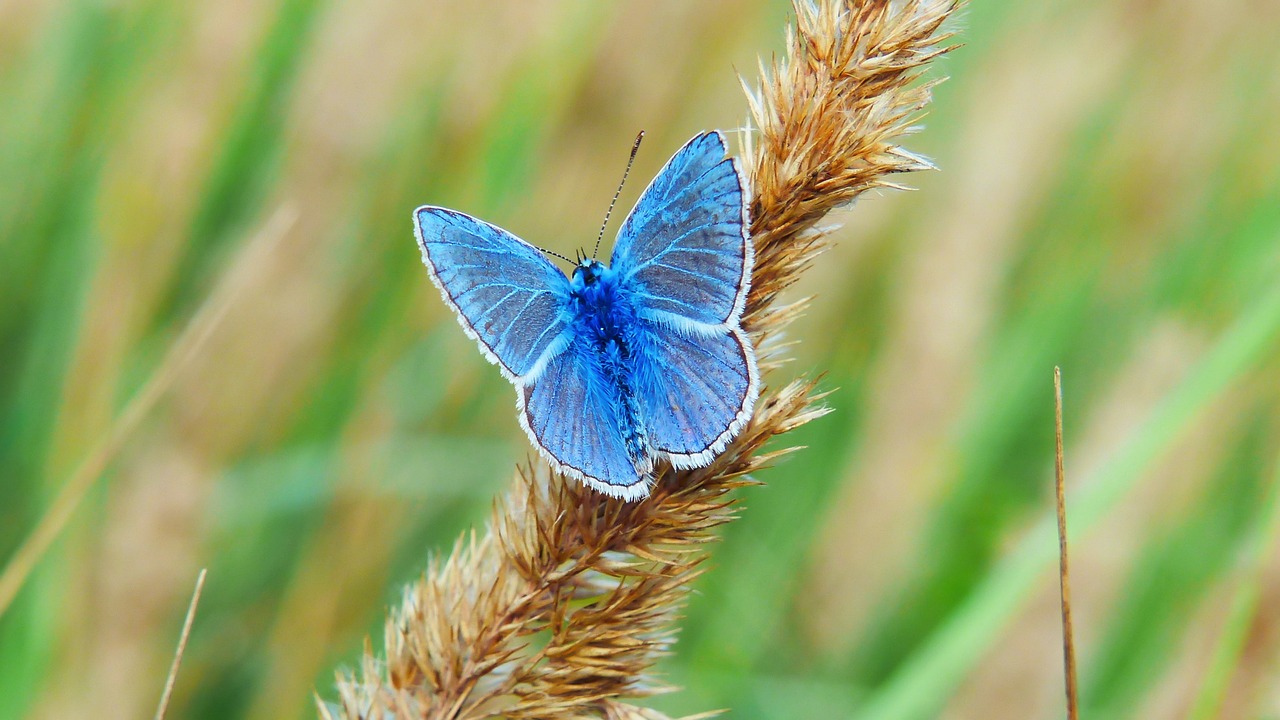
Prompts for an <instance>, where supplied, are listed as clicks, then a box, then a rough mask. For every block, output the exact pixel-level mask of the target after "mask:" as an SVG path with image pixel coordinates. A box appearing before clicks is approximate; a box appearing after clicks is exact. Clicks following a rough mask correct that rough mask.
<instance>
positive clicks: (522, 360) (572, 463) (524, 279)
mask: <svg viewBox="0 0 1280 720" xmlns="http://www.w3.org/2000/svg"><path fill="white" fill-rule="evenodd" d="M414 220H415V223H414V224H415V230H416V233H417V237H418V245H419V247H421V249H422V261H423V263H425V264H426V266H427V270H428V271H429V272H430V273H431V279H432V281H433V282H435V284H436V286H437V287H438V288H440V293H441V295H442V296H443V297H444V301H445V303H447V304H448V305H449V307H451V308H453V310H454V312H456V313H457V314H458V322H459V323H460V324H461V325H462V329H463V330H465V331H466V333H467V335H468V336H469V337H471V338H473V339H474V340H476V342H477V343H479V345H480V351H481V352H482V353H484V356H485V357H486V358H488V360H489V362H491V363H494V364H496V365H497V366H498V368H499V369H500V370H501V371H502V375H503V377H505V378H506V379H507V380H509V381H511V383H512V384H513V385H515V388H516V407H517V409H518V410H519V419H520V425H521V427H523V428H524V431H525V432H526V433H528V435H529V439H530V440H531V441H532V442H533V444H534V446H535V447H537V448H538V450H539V451H540V453H541V454H542V456H543V457H544V458H545V459H546V461H547V462H548V463H549V464H550V465H551V466H552V467H553V468H555V469H556V470H558V471H559V472H560V473H562V474H564V475H567V476H569V477H573V478H576V479H578V480H580V481H582V482H584V483H586V484H587V485H589V486H591V487H592V488H595V489H597V490H600V491H602V492H604V493H607V494H609V495H612V496H614V497H620V498H624V499H627V500H634V499H638V498H642V497H644V496H645V495H647V494H648V493H649V488H650V485H651V484H652V481H653V471H654V468H655V465H656V463H657V462H658V461H661V460H665V461H667V462H670V463H671V465H673V466H674V467H677V468H696V467H703V466H706V465H708V464H710V462H711V460H712V459H713V458H714V457H715V456H716V455H718V454H719V453H720V452H721V451H722V450H724V448H725V446H726V445H728V443H729V441H730V440H732V439H733V437H734V436H735V435H737V434H738V432H739V431H740V430H742V427H743V426H744V425H745V424H746V422H747V420H748V418H750V416H751V409H752V406H753V405H754V404H755V400H756V396H757V395H758V394H759V389H760V376H759V371H758V370H757V368H756V360H755V354H754V352H753V349H752V347H751V343H750V342H749V341H748V340H747V337H746V335H745V334H744V333H743V330H742V326H741V324H740V321H741V318H742V311H743V307H744V305H745V303H746V298H747V290H748V288H749V287H750V283H751V268H752V262H753V253H752V247H751V239H750V237H749V236H748V225H749V223H748V219H747V191H746V182H745V180H744V178H743V175H742V170H741V169H740V168H739V167H738V162H737V160H735V159H734V158H729V157H726V149H725V142H724V137H723V136H722V135H721V134H720V133H719V132H707V133H703V134H701V135H698V136H697V137H695V138H693V139H692V140H690V141H689V142H688V143H687V144H685V146H684V147H683V148H681V149H680V151H679V152H677V153H676V154H675V156H674V157H672V158H671V160H669V161H668V162H667V164H666V165H665V166H664V167H663V168H662V170H661V171H659V172H658V175H657V176H656V177H655V178H654V179H653V181H652V182H651V183H650V184H649V187H648V188H646V189H645V191H644V193H643V194H642V195H641V196H640V200H639V201H638V202H637V203H636V206H635V207H634V208H633V209H632V210H631V213H630V215H629V216H628V217H627V219H626V220H625V221H624V222H623V223H622V227H621V229H620V230H619V231H618V237H617V240H616V242H615V244H614V249H613V257H612V259H611V260H610V263H609V265H604V264H603V263H601V262H600V261H598V260H596V259H594V258H586V259H583V260H582V261H581V262H579V263H578V264H577V266H576V267H574V269H573V276H572V278H569V277H566V276H565V274H564V272H562V271H561V270H559V269H558V268H557V267H556V266H554V265H552V264H551V262H550V261H549V260H548V259H547V258H546V257H544V256H543V254H542V252H541V251H539V250H538V249H537V248H535V247H533V246H532V245H529V244H528V243H526V242H524V241H523V240H521V239H519V238H517V237H516V236H514V235H512V234H511V233H509V232H507V231H505V230H503V229H501V228H499V227H496V226H494V225H491V224H489V223H487V222H484V221H482V220H477V219H476V218H473V217H471V216H470V215H466V214H463V213H460V212H456V211H454V210H448V209H445V208H441V207H434V206H430V205H426V206H423V207H420V208H418V209H417V210H415V211H414Z"/></svg>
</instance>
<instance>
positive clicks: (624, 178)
mask: <svg viewBox="0 0 1280 720" xmlns="http://www.w3.org/2000/svg"><path fill="white" fill-rule="evenodd" d="M643 139H644V131H643V130H641V131H640V134H639V135H636V143H635V144H634V145H632V146H631V157H630V158H628V159H627V169H626V170H623V171H622V182H620V183H618V190H617V192H615V193H614V194H613V200H610V201H609V210H608V211H607V212H605V214H604V222H603V223H601V224H600V234H599V235H597V236H596V246H595V247H594V248H593V249H592V250H591V257H593V258H594V257H595V256H596V253H598V252H600V240H601V238H603V237H604V229H605V228H606V227H608V226H609V216H610V215H612V214H613V206H614V205H616V204H617V202H618V196H619V195H621V194H622V186H623V185H625V184H626V183H627V175H630V174H631V163H633V162H635V161H636V152H638V151H639V150H640V141H641V140H643Z"/></svg>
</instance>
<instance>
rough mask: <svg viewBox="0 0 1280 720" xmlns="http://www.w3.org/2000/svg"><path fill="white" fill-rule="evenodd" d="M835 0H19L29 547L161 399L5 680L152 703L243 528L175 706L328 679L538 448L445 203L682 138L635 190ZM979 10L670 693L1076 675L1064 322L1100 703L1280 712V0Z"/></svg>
mask: <svg viewBox="0 0 1280 720" xmlns="http://www.w3.org/2000/svg"><path fill="white" fill-rule="evenodd" d="M790 17H791V9H790V5H789V3H787V2H784V1H783V0H759V1H756V2H750V3H744V2H739V1H731V0H707V1H704V2H698V3H685V2H678V1H677V0H661V1H660V2H649V3H627V4H621V3H617V4H615V3H593V2H587V1H586V0H536V1H534V2H520V3H515V2H490V1H484V2H442V1H426V2H410V1H408V0H373V1H371V2H353V1H351V0H271V1H269V2H256V1H251V0H230V1H228V2H193V3H188V2H173V1H171V0H169V1H162V0H110V1H108V0H75V1H67V2H57V1H46V2H32V1H30V0H28V1H26V2H23V1H21V0H20V1H18V2H0V568H2V567H3V566H5V565H7V564H8V563H10V562H11V560H12V558H13V556H14V553H15V552H16V550H17V548H18V547H19V546H20V545H21V544H22V543H23V542H24V541H25V540H27V539H28V538H29V537H30V536H31V534H32V532H33V529H34V528H35V527H36V525H37V523H38V521H39V520H40V518H41V517H43V516H45V514H46V513H47V512H49V508H50V505H51V504H52V503H53V501H54V498H55V496H56V494H57V492H58V491H59V489H60V488H62V487H64V486H65V485H66V484H67V483H68V482H70V481H71V480H72V479H73V478H74V477H76V473H77V468H80V467H82V465H83V463H84V462H85V461H86V458H88V457H90V456H91V455H93V453H94V452H95V448H101V447H102V442H103V438H106V437H110V436H111V435H112V433H117V434H118V435H123V441H122V443H120V445H119V448H118V451H117V452H114V454H112V455H111V462H110V463H109V465H108V467H107V471H106V472H105V473H104V474H102V476H101V477H100V478H99V479H98V480H97V481H96V482H95V483H94V484H93V485H92V488H91V490H90V491H89V492H88V493H87V494H86V495H85V496H84V499H83V502H82V503H81V504H80V505H79V507H78V508H77V509H76V511H75V513H74V514H73V515H72V516H71V517H70V522H69V523H68V525H67V527H66V529H65V531H64V532H63V533H62V534H61V535H60V536H59V537H58V539H57V540H56V542H54V544H53V545H52V547H51V548H50V550H49V552H48V553H47V554H46V555H45V556H44V557H43V558H42V559H41V560H40V562H39V563H38V565H36V567H35V570H34V573H33V574H32V575H31V576H30V577H29V578H28V579H27V581H26V583H25V584H24V585H23V586H22V589H21V591H20V592H19V593H18V595H17V596H16V598H14V601H13V603H12V605H11V606H9V607H8V609H7V610H6V611H5V612H4V614H3V616H0V718H80V717H95V718H136V717H144V716H149V715H150V714H151V713H153V712H154V708H155V705H156V702H157V699H158V697H159V694H160V691H161V687H162V685H163V682H164V678H165V675H166V671H167V667H168V663H169V661H170V658H171V656H172V652H173V648H174V645H175V642H176V639H177V636H178V633H179V629H180V627H181V623H182V616H183V614H184V612H185V609H186V604H187V601H188V598H189V596H190V592H191V589H192V586H193V583H194V580H195V577H196V574H197V572H198V570H199V569H200V568H202V567H207V568H208V569H209V576H208V583H207V586H206V591H205V595H204V599H203V603H202V605H201V608H200V612H199V616H198V618H197V619H196V622H195V628H194V631H193V634H192V636H191V640H190V645H189V646H188V649H187V653H186V659H185V664H184V666H183V669H182V672H181V674H180V676H179V679H178V684H177V688H176V692H175V696H174V703H173V706H172V707H171V709H170V713H169V717H171V718H255V719H261V718H300V717H311V716H313V715H314V705H313V695H312V693H313V691H315V692H318V693H319V695H320V696H321V697H322V698H324V697H332V696H333V693H332V689H331V688H332V678H333V673H334V671H335V669H337V668H341V667H343V666H346V665H350V664H351V663H352V662H354V661H355V660H356V658H357V657H358V654H359V650H360V648H361V646H362V643H363V642H364V639H365V638H366V637H372V638H373V641H374V643H375V645H380V643H381V624H382V618H383V614H384V611H385V609H386V608H387V607H388V606H389V605H390V604H393V603H396V602H397V601H398V594H399V592H400V588H401V587H402V586H403V584H404V583H406V582H408V581H411V580H413V579H414V578H416V577H417V576H418V575H419V573H421V572H422V571H423V569H424V567H425V566H426V563H427V561H428V558H429V557H430V556H431V555H432V554H433V553H439V552H443V551H447V550H448V548H449V547H450V545H451V543H452V542H453V540H454V539H455V538H456V537H457V536H458V534H459V533H460V532H462V531H464V530H466V529H468V528H471V527H474V526H476V525H477V524H480V523H483V521H484V519H485V517H486V515H487V513H488V511H489V508H490V504H491V502H492V499H493V497H494V496H495V494H497V493H500V492H501V491H502V490H503V489H504V488H505V487H507V486H508V483H509V481H510V477H511V475H512V468H513V467H514V464H515V463H517V462H520V461H523V460H524V459H525V458H527V457H528V455H529V447H528V443H527V441H526V439H525V437H524V436H523V435H522V433H521V432H520V430H519V428H518V426H517V423H516V419H515V417H514V412H513V409H512V404H513V403H512V392H511V389H510V387H509V386H508V384H507V383H506V382H505V381H503V380H502V378H501V377H499V375H498V373H497V372H496V371H495V370H494V368H493V367H491V366H489V365H487V364H486V363H485V362H484V360H483V359H482V358H481V356H480V354H479V353H478V352H477V351H476V349H475V347H474V345H473V344H472V343H471V341H469V340H467V339H466V338H465V337H464V336H463V334H462V332H461V331H460V330H459V328H458V326H457V325H456V323H455V322H454V320H453V318H452V317H451V316H450V314H449V312H448V311H447V309H446V308H445V307H444V305H443V303H442V302H441V301H440V299H439V297H438V295H437V293H436V291H435V289H434V288H433V287H432V286H431V284H430V282H429V281H428V278H427V275H426V272H425V271H424V270H423V268H422V266H421V265H420V263H419V259H418V252H417V249H416V247H415V245H414V242H413V233H412V230H411V224H410V211H411V210H412V208H414V207H415V206H417V205H419V204H423V203H432V204H440V205H447V206H450V207H454V208H457V209H460V210H463V211H465V212H468V213H471V214H474V215H478V216H480V217H483V218H485V219H487V220H490V221H492V222H495V223H497V224H499V225H501V226H503V227H505V228H508V229H510V230H511V231H513V232H515V233H516V234H518V235H520V236H521V237H524V238H526V239H528V240H530V241H531V242H534V243H537V244H541V245H543V246H545V247H548V248H551V249H554V250H558V251H560V252H562V253H566V254H571V253H572V251H573V250H574V249H575V248H577V247H580V246H584V245H589V244H590V243H591V242H592V241H593V240H594V237H595V233H596V230H597V228H598V226H599V223H600V220H601V218H602V217H603V214H604V211H605V208H606V207H607V205H608V202H609V198H610V196H611V195H612V193H613V191H614V188H615V186H616V183H617V181H618V178H619V177H620V174H621V172H622V169H623V165H624V162H625V159H626V155H627V152H628V150H629V149H630V144H631V141H632V139H633V138H634V137H635V133H636V132H637V131H638V130H640V129H644V130H646V131H647V132H648V134H647V139H646V141H645V143H644V145H643V146H642V148H641V150H640V155H639V158H638V159H637V161H636V167H635V169H634V171H633V173H632V176H633V180H634V181H633V182H631V183H630V184H629V185H628V187H627V188H626V189H625V190H624V191H623V197H622V200H621V201H620V207H621V209H622V211H625V209H626V208H627V207H629V206H630V203H631V202H633V201H634V199H635V197H636V196H637V195H638V194H639V192H640V190H641V189H642V188H643V187H644V185H645V184H646V182H647V178H648V177H650V176H651V175H652V173H653V172H655V171H656V170H657V168H658V167H660V166H661V164H662V163H663V162H664V161H665V159H666V158H667V157H668V156H669V155H670V154H671V153H672V152H673V151H674V150H675V149H676V148H677V147H678V146H679V145H680V144H681V143H683V142H684V140H686V139H687V138H688V137H690V136H691V135H692V134H693V133H694V132H696V131H698V130H701V129H705V128H713V127H719V128H724V129H726V130H730V131H733V130H735V129H737V128H739V127H741V126H742V125H743V124H744V120H745V116H746V106H745V103H744V102H743V99H742V96H741V90H740V88H739V86H738V80H737V77H736V75H735V72H739V73H742V74H744V76H746V77H747V78H748V79H752V78H754V73H755V68H756V67H757V65H756V61H757V60H756V59H757V57H761V56H763V57H765V58H768V57H770V56H771V55H774V54H776V53H778V52H780V51H781V50H782V48H783V37H784V28H785V25H786V23H787V22H788V21H789V19H790ZM955 28H956V29H957V30H959V31H960V37H959V40H960V41H962V42H963V43H965V46H964V47H963V48H962V49H960V50H958V51H956V52H954V53H953V54H951V55H950V56H948V57H946V58H945V59H943V60H941V61H940V62H938V63H937V64H936V65H935V67H934V68H933V77H941V76H944V75H945V76H950V77H951V79H950V80H949V81H948V82H946V83H945V84H943V85H941V86H940V87H939V88H938V89H937V92H936V101H935V103H934V104H933V106H932V108H931V110H930V113H929V115H928V117H927V118H926V120H925V122H924V124H923V125H924V127H923V129H922V131H921V132H920V133H919V134H917V135H915V136H914V137H912V138H910V139H909V141H908V147H909V148H910V149H911V150H912V151H915V152H919V153H922V154H925V155H927V156H929V157H930V158H932V159H933V160H934V161H935V162H936V163H937V164H938V166H939V167H940V168H941V171H940V172H935V173H928V174H921V175H917V176H913V177H909V178H905V181H906V182H909V183H911V184H913V185H914V186H916V187H917V188H919V190H918V192H912V193H905V192H882V193H873V194H870V195H867V196H865V197H864V198H863V199H862V200H860V201H859V202H858V204H857V205H856V206H854V207H852V208H850V209H849V211H847V212H845V213H842V214H841V216H840V217H839V218H835V219H837V220H839V221H840V222H842V223H843V224H844V228H843V229H842V230H841V231H840V232H839V233H838V234H837V235H836V242H835V246H834V248H833V249H832V250H831V251H830V252H829V253H828V254H827V256H826V257H825V258H824V259H823V260H821V261H820V262H818V263H817V264H816V266H815V267H814V268H813V270H812V272H810V273H809V275H808V277H807V279H806V283H805V284H804V286H803V287H801V288H799V290H798V294H809V293H812V294H814V295H816V299H815V301H814V303H813V306H812V310H811V312H810V313H809V314H808V316H807V317H806V318H805V319H804V320H802V321H801V322H800V323H798V324H797V325H796V326H795V327H794V329H793V331H792V332H791V338H792V339H793V340H795V341H796V345H795V356H796V361H795V362H794V363H793V364H792V365H791V366H790V368H789V369H788V370H787V371H786V372H790V373H807V374H814V373H821V374H822V375H823V380H822V384H823V387H825V388H826V389H828V390H830V391H831V395H830V397H829V400H828V402H829V404H830V406H831V407H832V408H833V409H834V412H833V413H831V414H830V415H829V416H827V417H826V418H823V419H822V420H820V421H817V422H814V423H813V424H811V425H810V426H808V427H805V428H803V429H802V430H801V431H799V432H796V433H795V434H794V435H793V436H792V437H791V438H790V440H791V442H792V443H794V444H802V445H806V446H808V447H807V449H806V450H804V451H803V452H801V453H798V454H796V455H794V456H792V457H791V458H790V459H788V460H786V461H785V462H782V463H780V464H779V465H778V466H777V467H775V468H773V469H771V470H769V471H767V472H764V473H762V474H761V475H760V478H759V479H761V480H763V481H765V482H766V483H767V485H766V486H765V487H760V488H754V489H750V490H747V491H745V492H743V493H742V501H743V506H744V507H743V510H742V519H741V520H740V521H738V522H736V523H734V524H733V525H732V526H730V527H728V528H727V529H726V530H725V533H724V542H723V543H722V544H721V546H720V547H718V548H716V549H715V551H714V555H713V558H712V563H711V564H710V566H709V567H708V572H707V573H706V575H705V576H704V577H702V578H701V579H700V580H699V581H698V583H697V586H696V593H695V595H694V596H693V598H692V601H691V604H690V605H689V607H688V610H687V617H686V618H685V620H684V622H683V630H682V633H681V636H680V641H679V644H678V646H677V649H676V652H675V653H674V655H673V656H671V657H670V658H668V659H667V660H666V662H665V664H664V668H663V670H664V673H665V677H666V679H667V680H668V681H669V682H670V683H672V684H674V685H679V686H682V687H683V688H684V690H683V691H682V692H680V693H677V694H673V695H669V696H665V697H662V698H659V699H657V700H654V701H653V703H654V705H655V706H656V707H659V708H661V709H662V710H663V711H665V712H669V713H673V714H675V713H691V712H699V711H703V710H709V709H715V708H731V709H732V711H733V714H732V716H733V717H740V718H792V717H827V718H896V717H902V718H906V717H929V716H937V717H944V718H1056V717H1059V716H1061V715H1062V713H1063V705H1064V703H1063V700H1062V680H1061V641H1060V632H1059V618H1058V606H1057V603H1058V596H1057V575H1056V554H1055V548H1056V545H1055V541H1054V540H1053V539H1052V535H1051V534H1050V533H1047V532H1046V531H1047V530H1048V527H1049V526H1048V525H1047V524H1046V521H1047V520H1048V519H1049V517H1050V513H1051V512H1052V488H1053V485H1052V460H1053V454H1052V451H1053V433H1052V427H1053V426H1052V418H1053V404H1052V398H1053V395H1052V368H1053V367H1054V366H1055V365H1061V367H1062V368H1063V373H1064V378H1065V381H1064V382H1065V412H1066V442H1067V447H1068V452H1067V456H1066V466H1067V472H1068V476H1069V480H1068V501H1069V503H1071V504H1072V507H1071V509H1072V511H1073V513H1074V514H1073V516H1072V523H1073V525H1075V526H1076V528H1077V529H1078V530H1080V531H1081V534H1080V535H1079V536H1078V537H1077V538H1076V539H1075V540H1074V541H1073V544H1072V548H1071V549H1072V552H1073V571H1074V590H1075V613H1076V622H1077V627H1078V645H1079V647H1080V661H1081V694H1082V704H1083V708H1084V713H1085V717H1088V718H1090V719H1091V720H1100V719H1102V718H1131V717H1141V718H1182V717H1196V718H1209V717H1223V718H1274V717H1280V682H1278V680H1280V556H1277V554H1276V552H1275V551H1276V547H1275V545H1276V534H1275V529H1276V527H1277V525H1278V524H1280V519H1278V518H1280V512H1278V511H1277V505H1276V503H1275V500H1274V493H1275V492H1276V487H1277V478H1278V477H1280V475H1278V474H1277V473H1278V472H1280V469H1278V467H1277V458H1278V457H1280V442H1277V439H1278V438H1280V412H1278V401H1280V373H1277V372H1276V369H1277V363H1278V361H1280V345H1278V343H1277V340H1278V339H1280V297H1278V296H1277V294H1276V293H1277V292H1278V289H1280V285H1278V283H1277V280H1278V279H1280V132H1277V121H1276V118H1277V117H1280V72H1277V69H1278V68H1280V44H1278V43H1277V42H1276V37H1277V36H1280V5H1278V4H1276V3H1274V2H1267V1H1265V0H1262V1H1250V0H1238V1H1236V2H1230V3H1206V2H1199V1H1197V0H1164V1H1159V0H1157V1H1154V2H1153V1H1150V0H1144V1H1141V2H1137V1H1133V0H1121V1H1119V2H1116V1H1105V2H1104V1H1102V0H1084V1H1083V2H1071V3H1068V2H1064V1H1062V0H1051V1H1042V2H1030V3H998V2H988V1H986V0H974V2H972V4H971V5H970V6H969V7H968V8H967V9H965V10H964V11H963V14H962V16H961V17H960V19H959V21H958V22H957V23H955ZM731 134H732V133H731ZM615 217H616V216H615ZM615 227H616V225H615ZM611 235H612V230H611V231H610V236H611ZM201 336H207V337H206V339H205V341H204V342H203V344H198V341H199V340H200V337H201ZM175 346H176V348H177V349H176V350H175V349H174V348H175ZM193 347H194V348H198V353H196V354H195V355H194V357H192V358H191V359H190V360H189V361H188V362H182V361H181V358H182V357H183V353H184V352H187V353H188V354H189V351H190V350H191V349H192V348H193ZM175 353H176V355H175ZM175 358H177V359H175ZM160 390H165V392H164V394H163V395H162V396H160V399H159V402H158V403H157V405H156V406H155V408H154V409H153V410H152V411H151V412H149V413H148V414H147V415H146V416H145V417H143V418H142V419H141V422H140V423H138V424H137V425H136V426H130V425H129V424H128V420H127V419H126V420H122V419H121V416H122V414H123V413H124V412H125V409H126V407H127V406H128V403H129V402H130V399H131V398H134V397H137V396H138V395H139V394H144V395H145V394H147V393H155V392H157V391H160ZM123 430H128V432H122V431H123Z"/></svg>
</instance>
